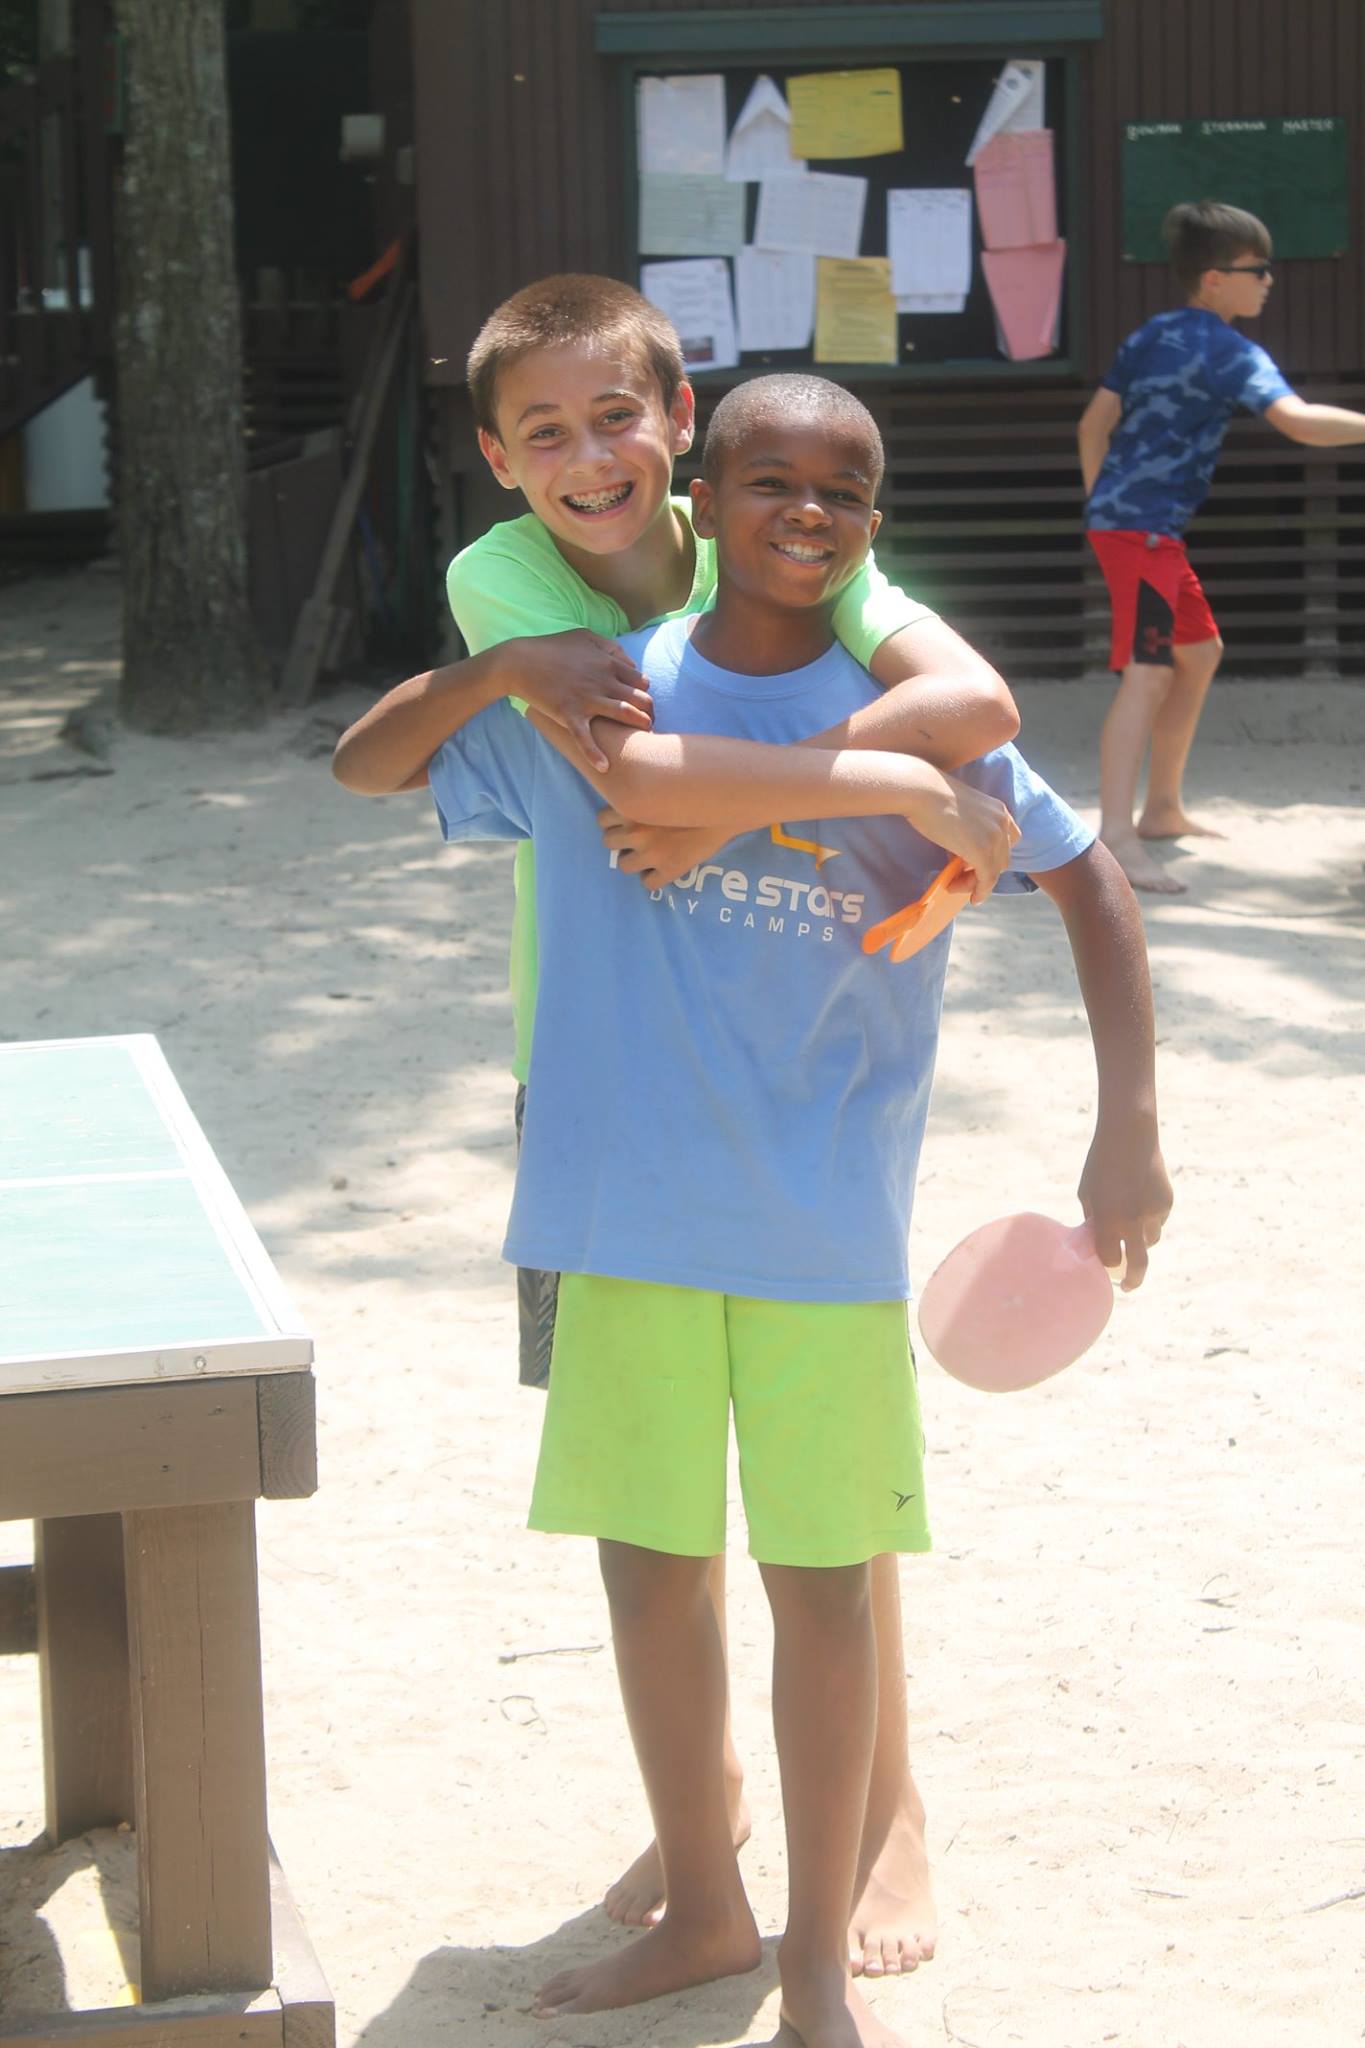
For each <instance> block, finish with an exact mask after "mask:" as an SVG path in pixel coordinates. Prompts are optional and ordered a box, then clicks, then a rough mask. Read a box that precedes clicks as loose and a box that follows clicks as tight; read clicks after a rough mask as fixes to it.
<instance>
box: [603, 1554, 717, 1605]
mask: <svg viewBox="0 0 1365 2048" xmlns="http://www.w3.org/2000/svg"><path fill="white" fill-rule="evenodd" d="M597 1555H598V1562H599V1564H600V1566H601V1571H602V1584H603V1585H604V1586H605V1587H606V1591H607V1600H608V1603H609V1604H610V1607H611V1613H612V1620H613V1621H614V1622H616V1623H618V1624H625V1625H627V1626H628V1625H629V1624H630V1623H631V1622H634V1621H639V1620H640V1619H642V1618H643V1617H644V1616H645V1615H647V1614H648V1613H650V1612H651V1611H652V1610H653V1609H656V1608H660V1607H669V1608H673V1607H676V1606H678V1605H679V1604H684V1605H685V1604H686V1603H687V1602H688V1601H689V1600H696V1599H705V1598H706V1597H707V1577H706V1575H707V1570H708V1567H709V1565H710V1562H711V1561H710V1559H709V1558H706V1557H674V1556H672V1555H671V1554H670V1553H669V1552H667V1551H663V1550H643V1549H641V1548H640V1546H639V1545H638V1544H634V1543H613V1542H610V1541H608V1540H607V1539H606V1538H605V1537H603V1538H602V1539H601V1540H600V1541H599V1543H598V1545H597Z"/></svg>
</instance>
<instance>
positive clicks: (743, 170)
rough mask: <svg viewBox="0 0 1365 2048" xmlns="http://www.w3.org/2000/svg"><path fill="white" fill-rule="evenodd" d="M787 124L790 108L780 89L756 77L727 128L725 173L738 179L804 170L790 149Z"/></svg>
mask: <svg viewBox="0 0 1365 2048" xmlns="http://www.w3.org/2000/svg"><path fill="white" fill-rule="evenodd" d="M791 126H792V116H791V108H790V107H789V106H788V105H787V102H786V100H785V99H784V98H783V96H782V93H781V92H780V91H779V90H778V88H777V86H775V85H774V84H773V82H772V80H771V78H766V77H765V78H760V79H759V80H758V81H757V83H756V84H755V86H754V89H753V91H752V92H751V93H750V94H749V97H748V99H747V100H745V102H744V105H743V107H742V108H741V110H740V115H739V119H738V120H737V121H736V122H735V125H734V127H733V128H732V129H731V130H730V142H729V147H728V148H727V149H726V152H725V175H726V177H727V178H732V179H734V180H735V182H736V183H742V182H743V181H744V180H745V179H746V178H766V177H768V176H770V175H771V174H772V173H773V172H779V173H781V172H783V171H788V172H790V171H804V170H805V168H806V166H805V161H804V159H803V158H801V157H799V156H793V155H792V152H791Z"/></svg>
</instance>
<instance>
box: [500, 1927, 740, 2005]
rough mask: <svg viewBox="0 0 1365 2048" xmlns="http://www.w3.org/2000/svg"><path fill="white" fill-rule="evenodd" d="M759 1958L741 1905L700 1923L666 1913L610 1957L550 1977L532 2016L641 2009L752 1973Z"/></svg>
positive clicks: (537, 1996)
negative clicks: (673, 1994) (691, 1989)
mask: <svg viewBox="0 0 1365 2048" xmlns="http://www.w3.org/2000/svg"><path fill="white" fill-rule="evenodd" d="M762 1953H763V1951H762V1948H761V1945H760V1943H759V1939H758V1929H757V1927H756V1926H755V1925H754V1917H753V1914H752V1913H751V1912H750V1911H749V1908H748V1906H747V1905H742V1904H741V1905H739V1906H737V1907H736V1908H735V1910H734V1911H733V1912H732V1913H730V1914H728V1915H725V1916H722V1917H721V1918H719V1919H715V1920H709V1921H706V1922H705V1923H697V1922H691V1923H689V1922H687V1921H684V1920H682V1919H681V1918H680V1917H679V1916H678V1915H677V1914H676V1913H670V1914H669V1915H668V1916H667V1918H666V1919H664V1920H661V1921H660V1923H659V1925H658V1926H657V1927H651V1928H649V1929H647V1930H646V1932H645V1933H644V1934H641V1935H640V1936H639V1937H638V1938H637V1939H636V1940H634V1941H631V1942H627V1943H626V1945H625V1947H624V1948H619V1949H617V1951H616V1953H615V1954H614V1955H610V1956H603V1957H602V1959H601V1960H600V1961H599V1962H596V1963H587V1964H585V1965H584V1966H583V1968H581V1969H578V1970H562V1971H561V1972H560V1974H559V1975H558V1976H557V1977H551V1979H550V1981H549V1983H548V1984H542V1986H541V1988H540V1990H539V1991H538V1992H537V1993H536V2002H535V2011H536V2012H537V2013H538V2014H539V2015H540V2017H541V2018H542V2019H546V2018H550V2017H553V2016H557V2015H558V2014H560V2013H566V2012H606V2011H608V2010H610V2009H611V2008H613V2007H615V2006H620V2005H642V2004H643V2003H644V2001H645V2000H646V1999H647V1998H662V1997H663V1996H664V1995H665V1993H666V1992H669V1991H686V1990H687V1989H688V1987H689V1986H690V1985H692V1984H709V1983H710V1982H711V1981H712V1980H713V1978H716V1977H737V1976H739V1975H741V1974H742V1973H743V1972H744V1971H745V1970H756V1969H757V1968H758V1964H759V1961H760V1959H761V1956H762Z"/></svg>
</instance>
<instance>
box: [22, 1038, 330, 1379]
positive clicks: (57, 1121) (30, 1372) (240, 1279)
mask: <svg viewBox="0 0 1365 2048" xmlns="http://www.w3.org/2000/svg"><path fill="white" fill-rule="evenodd" d="M309 1358H311V1346H310V1345H308V1342H307V1339H306V1338H305V1337H304V1336H303V1334H302V1332H301V1330H300V1329H299V1326H298V1321H297V1317H296V1316H295V1315H294V1313H293V1311H292V1309H291V1308H290V1305H289V1303H288V1300H287V1297H285V1296H284V1295H283V1293H282V1291H281V1290H280V1288H279V1283H278V1280H277V1279H276V1277H275V1275H274V1272H273V1269H272V1268H271V1266H270V1263H269V1260H268V1259H267V1258H266V1255H265V1253H264V1251H263V1250H262V1248H261V1246H260V1242H259V1240H258V1239H257V1237H256V1235H255V1232H254V1230H253V1229H252V1228H251V1225H250V1224H249V1223H248V1222H247V1219H246V1217H245V1214H244V1212H243V1211H242V1209H241V1206H240V1204H239V1203H238V1202H237V1199H236V1197H235V1195H234V1194H233V1193H232V1190H231V1188H230V1186H229V1185H228V1182H227V1180H226V1177H225V1176H224V1175H223V1172H222V1169H221V1168H220V1167H219V1165H218V1163H217V1161H216V1160H215V1159H214V1157H213V1154H212V1152H211V1151H210V1149H209V1146H208V1143H207V1141H206V1140H205V1138H204V1136H203V1133H202V1132H201V1131H200V1129H199V1127H198V1124H197V1123H196V1122H195V1120H194V1118H193V1115H192V1114H191V1113H190V1111H189V1108H188V1105H187V1104H186V1103H185V1100H184V1097H183V1095H181V1093H180V1091H179V1089H178V1087H177V1086H176V1084H175V1081H174V1079H173V1077H172V1075H171V1073H170V1069H169V1067H167V1065H166V1063H165V1060H164V1058H163V1057H162V1054H161V1052H160V1048H159V1047H158V1046H157V1045H156V1041H155V1040H154V1039H152V1038H148V1037H129V1038H110V1039H72V1040H66V1041H62V1040H56V1041H51V1042H49V1043H46V1044H34V1045H9V1046H0V1393H4V1392H15V1391H21V1390H31V1389H32V1388H34V1387H47V1386H51V1385H54V1384H64V1385H69V1384H79V1383H84V1382H85V1381H89V1380H95V1381H100V1382H104V1383H108V1382H109V1381H111V1380H118V1379H120V1378H127V1379H129V1380H145V1379H147V1378H149V1377H156V1376H159V1375H160V1376H168V1377H184V1376H188V1375H191V1374H193V1375H196V1376H197V1375H199V1374H202V1373H206V1372H215V1371H219V1370H228V1371H233V1370H236V1371H245V1370H253V1369H254V1370H272V1369H280V1370H283V1369H287V1368H288V1367H290V1366H295V1367H296V1366H298V1365H299V1364H302V1363H307V1362H308V1359H309Z"/></svg>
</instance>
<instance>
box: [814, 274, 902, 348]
mask: <svg viewBox="0 0 1365 2048" xmlns="http://www.w3.org/2000/svg"><path fill="white" fill-rule="evenodd" d="M815 360H816V362H817V363H894V362H895V360H896V301H895V299H894V298H893V297H892V295H891V259H890V257H889V256H822V257H820V259H819V261H818V262H817V263H816V266H815Z"/></svg>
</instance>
